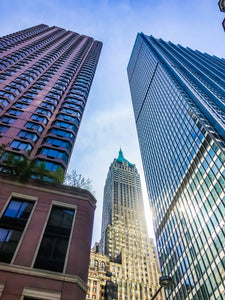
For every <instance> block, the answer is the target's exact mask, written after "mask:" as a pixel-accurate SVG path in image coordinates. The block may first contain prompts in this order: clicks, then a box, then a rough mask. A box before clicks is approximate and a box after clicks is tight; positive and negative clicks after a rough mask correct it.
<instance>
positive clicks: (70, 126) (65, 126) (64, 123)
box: [54, 121, 77, 132]
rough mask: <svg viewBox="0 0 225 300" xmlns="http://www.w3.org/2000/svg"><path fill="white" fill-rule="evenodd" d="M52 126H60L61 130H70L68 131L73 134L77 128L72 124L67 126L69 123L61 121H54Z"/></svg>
mask: <svg viewBox="0 0 225 300" xmlns="http://www.w3.org/2000/svg"><path fill="white" fill-rule="evenodd" d="M54 125H56V126H60V127H62V128H66V129H70V130H73V131H75V132H76V131H77V128H76V126H75V125H74V124H69V123H66V122H62V121H56V122H54Z"/></svg>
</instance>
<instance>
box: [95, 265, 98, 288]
mask: <svg viewBox="0 0 225 300" xmlns="http://www.w3.org/2000/svg"><path fill="white" fill-rule="evenodd" d="M94 268H95V270H98V261H97V260H95V261H94ZM94 284H95V281H94ZM96 284H97V283H96Z"/></svg>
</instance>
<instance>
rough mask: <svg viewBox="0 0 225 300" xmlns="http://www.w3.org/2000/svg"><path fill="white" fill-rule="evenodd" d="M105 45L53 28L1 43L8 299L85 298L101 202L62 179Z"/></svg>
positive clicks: (2, 250)
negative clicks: (93, 235)
mask: <svg viewBox="0 0 225 300" xmlns="http://www.w3.org/2000/svg"><path fill="white" fill-rule="evenodd" d="M101 47H102V43H101V42H98V41H94V40H93V39H92V38H90V37H88V36H82V35H79V34H77V33H74V32H71V31H66V30H64V29H62V28H58V27H55V26H54V27H48V26H47V25H38V26H35V27H32V28H28V29H26V30H22V31H20V32H16V33H14V34H11V35H8V36H5V37H3V38H1V39H0V70H1V71H0V165H1V166H0V171H1V174H0V188H1V191H2V192H1V195H0V298H1V299H4V300H7V299H9V300H21V299H24V300H29V299H37V300H43V299H49V300H57V299H61V300H70V299H71V300H72V299H79V300H82V299H85V295H86V291H87V285H86V282H87V276H88V264H89V256H90V244H91V235H92V227H93V218H94V210H95V204H96V200H95V198H94V197H93V196H92V195H91V194H90V193H89V192H88V191H85V190H81V189H78V188H75V187H66V186H63V185H60V184H57V182H61V181H62V179H63V175H64V173H65V171H66V169H67V166H68V163H69V159H70V156H71V153H72V149H73V145H74V142H75V139H76V135H77V131H78V128H79V125H80V122H81V118H82V115H83V112H84V108H85V105H86V102H87V97H88V93H89V90H90V87H91V83H92V80H93V77H94V73H95V70H96V67H97V63H98V59H99V55H100V52H101ZM12 175H16V176H12Z"/></svg>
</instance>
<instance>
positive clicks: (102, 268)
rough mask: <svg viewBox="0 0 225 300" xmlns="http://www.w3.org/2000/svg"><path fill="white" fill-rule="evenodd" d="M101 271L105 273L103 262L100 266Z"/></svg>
mask: <svg viewBox="0 0 225 300" xmlns="http://www.w3.org/2000/svg"><path fill="white" fill-rule="evenodd" d="M100 270H101V271H105V263H104V262H103V261H102V262H101V264H100Z"/></svg>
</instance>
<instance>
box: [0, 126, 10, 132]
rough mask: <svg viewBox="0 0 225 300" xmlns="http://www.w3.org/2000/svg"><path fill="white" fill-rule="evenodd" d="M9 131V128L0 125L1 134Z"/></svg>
mask: <svg viewBox="0 0 225 300" xmlns="http://www.w3.org/2000/svg"><path fill="white" fill-rule="evenodd" d="M8 129H9V127H8V126H4V125H0V133H4V132H6V131H7V130H8Z"/></svg>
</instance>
